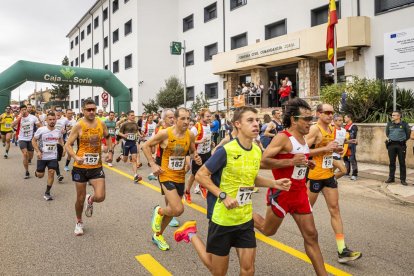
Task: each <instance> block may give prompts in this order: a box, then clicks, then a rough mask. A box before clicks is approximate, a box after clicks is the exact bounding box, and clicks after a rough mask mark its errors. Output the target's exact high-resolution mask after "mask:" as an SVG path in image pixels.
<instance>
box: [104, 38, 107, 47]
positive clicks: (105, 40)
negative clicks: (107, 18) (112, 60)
mask: <svg viewBox="0 0 414 276" xmlns="http://www.w3.org/2000/svg"><path fill="white" fill-rule="evenodd" d="M107 47H108V37H107V36H105V38H104V49H105V48H107Z"/></svg>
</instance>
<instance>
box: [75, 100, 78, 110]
mask: <svg viewBox="0 0 414 276" xmlns="http://www.w3.org/2000/svg"><path fill="white" fill-rule="evenodd" d="M75 108H79V100H76V101H75Z"/></svg>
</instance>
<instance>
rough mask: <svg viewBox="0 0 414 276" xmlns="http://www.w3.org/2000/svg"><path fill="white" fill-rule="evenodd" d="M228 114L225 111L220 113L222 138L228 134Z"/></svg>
mask: <svg viewBox="0 0 414 276" xmlns="http://www.w3.org/2000/svg"><path fill="white" fill-rule="evenodd" d="M226 124H227V122H226V114H225V113H224V112H222V113H220V140H222V139H223V138H224V137H225V136H226Z"/></svg>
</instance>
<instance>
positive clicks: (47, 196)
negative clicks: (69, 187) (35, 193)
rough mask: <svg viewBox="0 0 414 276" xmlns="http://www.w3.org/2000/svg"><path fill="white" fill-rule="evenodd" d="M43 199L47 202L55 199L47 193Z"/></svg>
mask: <svg viewBox="0 0 414 276" xmlns="http://www.w3.org/2000/svg"><path fill="white" fill-rule="evenodd" d="M43 198H44V199H45V200H46V201H49V200H53V197H52V196H51V195H50V194H48V193H45V195H44V196H43Z"/></svg>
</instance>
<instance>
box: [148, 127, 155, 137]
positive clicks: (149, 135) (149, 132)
mask: <svg viewBox="0 0 414 276" xmlns="http://www.w3.org/2000/svg"><path fill="white" fill-rule="evenodd" d="M153 132H154V130H153V129H148V137H151V136H152V133H153Z"/></svg>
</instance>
